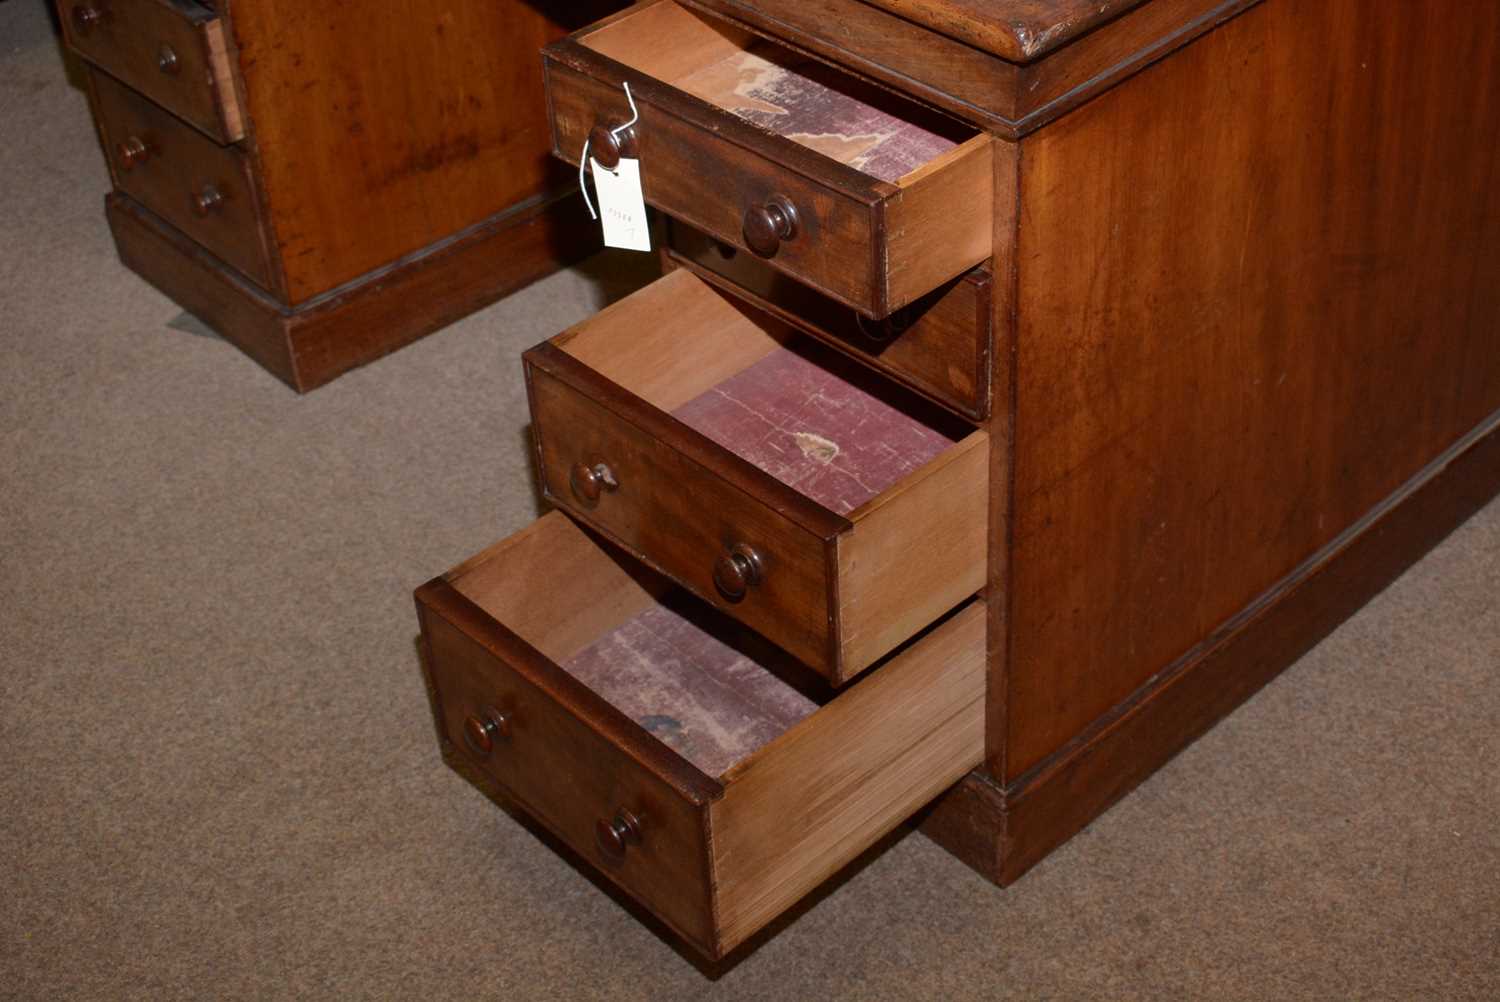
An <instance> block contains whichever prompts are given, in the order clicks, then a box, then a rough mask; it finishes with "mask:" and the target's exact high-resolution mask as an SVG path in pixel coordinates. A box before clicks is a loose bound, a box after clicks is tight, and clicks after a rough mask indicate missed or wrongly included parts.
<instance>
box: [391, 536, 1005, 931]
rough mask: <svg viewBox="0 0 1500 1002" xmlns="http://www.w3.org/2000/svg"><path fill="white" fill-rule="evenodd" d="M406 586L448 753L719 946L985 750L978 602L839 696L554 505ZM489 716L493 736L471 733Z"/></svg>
mask: <svg viewBox="0 0 1500 1002" xmlns="http://www.w3.org/2000/svg"><path fill="white" fill-rule="evenodd" d="M564 583H565V584H564ZM417 599H418V604H419V607H420V608H422V610H423V624H424V625H423V634H424V637H425V638H426V640H427V643H428V645H429V671H430V677H431V683H432V686H433V691H434V698H435V700H436V705H437V713H438V718H439V727H440V729H441V730H442V732H443V733H444V734H445V735H446V736H447V739H448V741H449V742H450V743H451V744H452V745H453V746H454V748H455V750H456V752H457V753H458V754H460V755H464V756H466V757H467V758H468V759H469V760H470V761H471V762H472V763H473V765H475V766H477V767H478V768H480V769H482V770H485V771H486V772H488V774H489V775H490V776H491V777H492V778H493V779H495V780H496V781H497V782H498V783H500V784H501V786H502V787H504V788H505V789H506V790H507V791H508V792H509V793H510V794H511V795H512V796H513V797H514V798H516V800H517V801H518V802H519V803H520V804H521V805H522V806H524V807H525V808H526V809H527V810H528V812H530V813H532V814H533V815H534V816H535V817H537V818H538V819H540V820H542V821H543V822H544V823H546V824H547V825H548V826H550V827H551V828H552V829H553V830H554V831H556V832H557V833H558V834H559V835H561V836H562V837H563V838H564V840H566V841H568V842H569V843H570V844H571V845H572V846H573V847H574V849H575V850H577V851H578V852H580V853H581V854H582V855H583V856H584V857H585V858H587V859H589V860H591V861H593V862H594V864H595V865H597V866H599V867H600V870H601V872H602V873H603V874H604V875H605V876H607V877H609V878H610V879H611V880H614V881H615V882H616V883H618V884H619V885H620V886H621V887H623V888H624V889H625V890H626V891H628V892H629V893H631V894H632V895H634V896H636V897H637V898H638V899H639V900H641V901H643V902H644V903H645V904H646V905H647V906H648V907H650V908H651V909H652V910H653V911H655V912H656V913H657V914H658V915H659V916H661V917H662V918H664V919H665V920H667V921H668V923H669V924H671V925H672V926H673V927H674V928H675V929H677V930H678V931H679V932H681V933H682V934H683V935H684V936H685V937H687V938H688V939H689V940H690V941H691V942H693V943H694V944H695V945H697V946H698V947H699V948H700V949H701V950H703V951H704V952H705V953H707V954H708V955H710V956H714V957H717V956H722V955H723V954H725V953H727V952H728V951H729V950H731V949H733V948H734V947H735V946H736V945H737V944H739V943H741V942H743V941H744V940H745V939H746V938H747V937H748V936H750V935H751V934H753V933H754V932H755V931H756V930H757V929H759V928H760V927H761V926H763V925H764V924H765V923H766V922H768V921H770V920H771V919H772V918H774V917H775V916H776V915H777V914H778V913H780V912H781V911H783V910H784V909H785V908H786V907H788V906H789V905H791V904H793V903H794V902H795V901H796V900H797V899H798V898H800V897H801V896H802V895H804V894H805V893H807V892H808V891H809V890H811V889H812V888H813V887H815V886H816V885H817V884H818V883H820V882H821V881H822V880H824V879H826V878H827V877H828V876H830V875H831V874H832V873H834V872H835V871H837V870H838V869H839V867H841V866H842V865H843V864H844V863H846V862H848V861H849V860H850V859H852V858H853V857H854V856H856V855H858V854H859V853H860V852H861V851H863V850H864V849H865V848H867V847H868V846H869V845H871V844H873V843H874V842H875V841H876V840H878V839H879V838H880V837H881V836H882V835H884V834H885V833H886V832H888V831H890V830H891V829H892V828H894V827H895V826H896V825H898V824H900V823H901V822H902V821H903V820H904V819H905V818H907V817H909V816H910V815H911V814H912V813H913V812H914V811H916V810H917V809H919V808H920V807H922V806H923V805H924V804H926V803H927V802H929V801H930V800H931V799H932V798H933V797H935V796H937V795H938V794H939V793H941V792H942V791H943V790H944V789H946V788H947V787H948V786H950V785H951V784H952V783H954V782H956V781H957V780H958V779H959V778H960V777H961V776H962V775H963V774H964V773H966V772H967V771H969V770H970V769H972V768H973V767H974V766H975V765H977V764H978V763H979V761H980V760H981V758H982V757H983V751H984V688H985V686H984V675H985V667H984V636H985V630H984V620H985V617H984V606H983V603H982V602H981V601H978V600H975V601H973V602H970V603H968V604H967V605H965V606H963V607H962V608H960V609H958V610H956V611H955V612H953V613H952V614H951V615H948V616H946V617H943V618H942V619H941V620H940V621H939V622H938V623H936V624H934V625H933V626H932V627H931V629H929V630H928V631H926V632H925V633H924V634H923V635H922V636H920V637H918V638H915V639H913V640H912V641H911V642H910V643H909V644H907V645H906V646H904V647H903V648H902V649H900V650H899V651H897V652H895V653H893V654H892V655H891V656H890V657H888V658H887V659H885V660H884V661H883V662H882V663H881V665H880V667H879V668H878V669H877V670H875V671H873V672H871V673H870V674H869V676H868V677H867V678H865V679H864V680H862V681H861V682H860V683H859V684H858V685H855V686H852V687H850V688H849V689H848V690H846V691H844V692H842V693H839V694H837V695H833V694H832V693H831V690H829V689H828V688H827V687H826V686H825V685H823V683H822V682H821V680H818V679H816V678H811V677H810V676H808V675H807V674H806V672H805V670H804V669H800V668H798V666H796V665H794V664H791V663H790V662H789V661H788V660H787V658H786V656H785V655H784V654H782V653H780V652H778V651H776V649H775V648H773V647H771V646H770V645H769V644H766V643H765V642H763V641H761V640H760V639H759V638H757V637H755V636H754V635H752V634H750V633H749V632H748V631H747V630H745V628H743V627H741V626H739V625H737V624H735V623H733V622H731V621H729V620H727V619H725V618H724V617H722V616H721V615H720V614H718V613H716V612H715V611H714V610H712V609H709V608H707V607H706V606H705V605H704V604H703V603H701V602H700V601H698V600H695V599H692V598H691V596H687V595H685V594H683V593H682V592H681V590H680V589H677V588H676V587H675V586H673V585H672V584H671V583H670V582H668V581H666V580H665V579H664V578H662V577H660V576H659V575H657V574H655V573H654V572H651V571H649V570H648V569H646V568H644V567H643V566H641V565H640V564H638V563H637V562H635V561H633V560H631V559H630V558H629V557H628V556H627V555H625V554H622V553H620V552H619V551H617V550H616V549H614V548H613V547H612V546H610V545H609V544H607V543H605V542H603V541H602V540H600V539H599V538H598V537H596V536H594V535H593V534H591V533H589V532H588V531H586V530H585V529H583V528H582V527H580V526H579V525H578V524H577V523H575V522H574V521H573V520H571V519H570V518H568V517H567V516H565V515H563V514H562V513H560V512H552V513H550V514H548V515H545V516H543V517H542V518H541V519H539V520H537V521H536V522H535V523H533V524H532V525H531V526H528V527H527V528H526V529H523V530H522V531H521V532H519V533H517V534H516V535H514V536H511V537H510V538H508V539H506V540H503V541H501V542H500V543H498V544H496V545H495V546H492V547H490V548H489V549H488V550H486V551H485V552H483V553H481V554H479V555H477V556H476V557H474V558H473V559H471V560H469V561H468V562H466V563H465V564H463V565H460V566H459V567H457V568H454V569H453V570H452V571H450V572H449V573H448V574H446V575H445V576H444V578H443V579H442V580H440V581H436V582H432V583H431V584H429V585H426V586H424V587H423V588H422V589H419V591H418V593H417ZM491 708H494V709H493V710H491ZM486 714H490V715H491V719H501V718H502V717H503V719H504V720H505V725H504V726H505V730H504V732H503V738H502V737H499V736H497V737H495V738H494V741H495V742H496V744H495V747H494V748H493V749H492V748H488V747H475V746H474V745H473V744H470V743H469V741H468V740H467V739H468V726H467V724H468V722H469V721H470V720H471V719H473V718H475V717H476V716H478V717H483V716H484V715H486ZM479 740H483V739H479ZM622 810H623V811H628V812H629V816H630V818H631V821H632V824H634V823H635V822H639V824H638V825H636V827H635V828H634V829H633V830H632V834H633V835H634V836H635V840H634V841H632V842H631V843H630V847H629V848H628V849H625V850H617V851H616V852H615V853H613V854H611V853H610V852H609V851H608V850H609V848H610V847H609V846H608V845H603V846H601V845H599V844H596V837H597V834H598V831H599V828H598V827H597V825H596V822H597V821H598V820H599V819H606V820H607V819H610V818H611V817H621V816H624V815H622V814H621V813H620V812H621V811H622Z"/></svg>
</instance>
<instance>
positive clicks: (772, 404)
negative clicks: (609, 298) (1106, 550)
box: [555, 273, 982, 522]
mask: <svg viewBox="0 0 1500 1002" xmlns="http://www.w3.org/2000/svg"><path fill="white" fill-rule="evenodd" d="M611 313H613V314H614V315H610V314H611ZM647 332H649V333H647ZM555 343H556V344H557V345H558V346H559V347H561V348H562V350H563V351H564V352H566V353H567V354H569V355H571V356H573V357H574V358H576V359H578V360H579V361H580V362H583V363H584V364H585V365H587V366H588V367H589V368H591V369H593V370H594V371H595V372H597V373H599V374H600V375H602V376H604V377H605V378H606V379H608V380H610V381H611V382H613V383H615V384H617V385H618V386H621V387H623V388H624V389H626V390H628V391H630V392H631V393H633V394H634V395H636V396H637V397H639V398H641V399H642V400H644V401H645V402H646V403H648V404H650V405H652V406H653V407H655V408H657V409H658V410H660V411H663V412H665V413H668V414H671V415H672V416H673V417H674V418H676V419H677V420H678V421H681V422H682V423H683V424H685V425H687V426H688V427H690V428H692V429H693V430H694V431H696V432H698V433H699V434H701V435H703V436H705V437H706V438H708V439H710V440H711V441H713V442H714V443H716V444H717V445H719V446H721V447H723V448H724V449H726V450H728V451H729V452H731V453H733V454H735V455H736V456H738V457H740V458H741V459H743V460H745V461H746V462H748V463H750V464H751V465H752V466H754V467H756V468H757V469H759V470H761V471H762V472H764V473H766V474H769V475H770V476H772V477H774V478H775V479H776V480H778V481H780V482H781V483H783V484H786V485H787V486H788V487H791V488H792V489H793V490H795V491H797V492H798V493H799V494H801V495H803V496H804V497H807V498H808V499H810V500H812V501H814V502H816V503H817V504H819V505H820V506H822V507H823V508H825V509H827V510H829V511H831V512H833V513H835V514H837V515H842V516H845V517H847V518H849V519H850V520H851V521H854V522H858V521H859V520H860V518H861V517H862V516H863V515H865V514H866V513H868V512H869V511H872V510H873V509H874V508H876V507H878V505H879V501H880V498H881V496H882V495H884V494H885V493H886V492H888V491H891V490H892V489H893V488H897V487H898V486H899V485H901V484H902V482H903V481H905V480H906V479H907V478H909V477H912V476H914V475H917V474H919V473H920V471H921V470H923V469H924V468H925V467H927V466H929V464H932V463H933V462H934V461H936V460H938V459H939V458H940V457H943V456H945V454H947V453H949V452H957V453H962V452H966V451H967V450H969V449H972V448H974V447H975V445H976V444H977V443H978V442H979V441H980V440H981V439H982V434H981V433H980V432H976V431H974V429H973V428H972V427H971V426H970V425H967V424H965V423H964V422H963V421H961V420H960V419H958V418H957V417H955V416H953V415H952V414H950V413H949V412H947V411H946V410H943V409H942V408H939V407H937V406H934V405H933V404H931V403H930V402H928V401H927V400H925V399H923V398H921V397H919V396H917V395H916V394H915V393H911V392H909V391H907V390H906V389H905V388H904V387H900V386H897V385H896V384H894V383H891V382H890V381H888V380H886V379H884V378H883V377H881V376H879V375H877V374H876V373H874V372H872V371H870V370H869V369H867V368H865V367H864V366H862V365H860V364H859V363H857V362H855V361H853V360H852V359H849V358H848V357H847V356H845V355H843V354H842V353H840V352H838V351H835V350H833V349H831V348H828V347H827V346H825V345H823V344H822V343H820V342H818V341H817V340H815V339H813V338H812V337H810V336H808V335H805V334H802V333H801V332H800V331H797V330H795V329H794V328H792V327H790V326H789V325H786V324H783V323H782V322H781V321H779V320H777V319H775V318H774V317H772V316H771V315H769V314H767V313H764V312H761V311H760V310H757V309H755V308H753V307H751V306H749V305H748V304H745V303H742V302H741V301H739V300H737V299H736V298H734V297H733V296H732V295H731V294H730V293H727V292H724V291H722V290H720V289H717V288H715V287H714V286H712V285H710V284H708V283H707V282H704V281H702V280H701V279H698V278H696V277H695V276H692V275H690V274H688V273H674V274H673V275H670V276H668V277H667V278H666V279H663V280H662V281H661V282H658V283H655V284H654V285H652V286H650V287H648V288H647V289H645V290H642V292H640V293H637V294H636V295H634V296H632V297H630V298H629V299H628V300H626V301H624V302H622V303H620V304H617V305H616V306H615V307H612V308H611V310H610V311H606V313H603V314H600V315H599V317H597V318H596V319H595V320H594V321H590V322H586V323H585V324H583V325H581V326H580V327H578V328H575V329H574V330H573V331H571V332H569V333H568V334H564V335H562V336H561V337H559V338H558V339H557V340H556V341H555Z"/></svg>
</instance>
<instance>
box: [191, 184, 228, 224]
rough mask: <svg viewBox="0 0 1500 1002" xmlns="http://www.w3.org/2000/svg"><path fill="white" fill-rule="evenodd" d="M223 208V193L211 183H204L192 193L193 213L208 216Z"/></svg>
mask: <svg viewBox="0 0 1500 1002" xmlns="http://www.w3.org/2000/svg"><path fill="white" fill-rule="evenodd" d="M223 208H224V193H223V192H222V191H220V190H219V189H218V188H217V187H215V186H214V185H211V184H205V185H204V186H203V187H202V188H199V189H198V190H197V191H196V192H194V193H193V215H195V216H209V215H212V214H213V213H215V212H218V211H220V210H222V209H223Z"/></svg>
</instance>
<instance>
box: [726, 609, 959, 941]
mask: <svg viewBox="0 0 1500 1002" xmlns="http://www.w3.org/2000/svg"><path fill="white" fill-rule="evenodd" d="M983 754H984V610H983V607H982V605H981V604H979V603H977V602H976V603H974V604H972V605H969V606H967V607H965V608H964V609H963V610H961V611H960V612H958V613H957V614H955V615H954V616H953V617H952V618H950V619H948V620H947V621H945V622H944V623H942V624H941V625H939V626H938V627H937V628H936V629H934V630H933V631H932V632H930V633H929V634H927V635H925V636H923V637H922V639H921V640H920V641H918V642H917V643H915V644H913V645H912V646H911V647H909V648H907V649H905V650H903V651H902V652H901V653H899V654H897V655H896V656H895V657H893V658H892V659H891V660H890V661H888V662H887V663H885V664H883V665H882V666H881V667H880V668H879V669H878V670H876V671H875V672H873V673H872V674H871V675H870V677H869V678H867V679H866V680H864V681H862V682H861V683H860V684H858V685H856V686H855V687H854V688H853V689H851V690H850V691H849V692H848V693H846V694H845V695H843V696H840V697H839V698H838V699H837V700H835V701H834V702H833V703H831V704H829V705H828V706H826V707H824V709H823V710H822V711H820V712H819V713H817V714H816V715H814V716H813V717H811V718H809V719H808V720H805V721H803V722H802V724H800V725H798V726H797V727H794V728H793V729H792V730H790V731H788V732H787V733H786V734H783V735H782V736H781V737H780V738H778V739H777V740H775V741H773V742H772V743H771V744H769V745H767V746H766V747H765V748H762V749H761V750H760V751H759V752H757V753H756V754H755V755H753V756H752V757H751V758H749V759H748V760H746V761H745V762H743V763H741V764H740V765H739V766H737V767H736V768H735V769H734V770H732V771H731V772H730V773H729V774H728V775H727V776H725V777H724V780H725V783H726V789H725V793H724V796H723V798H722V799H720V800H718V801H716V802H714V803H713V804H712V805H710V807H709V823H710V826H711V829H712V839H711V849H712V852H713V873H714V880H715V887H716V897H717V901H716V915H717V924H718V927H719V931H720V932H719V934H720V941H721V944H722V946H723V948H724V949H726V950H727V949H730V948H733V947H734V946H735V945H737V944H738V943H740V942H743V941H744V940H745V938H746V937H748V936H750V935H751V934H753V933H754V932H755V931H756V930H758V929H760V928H761V927H762V926H763V925H765V924H766V923H767V922H768V921H770V920H771V919H772V918H774V917H775V916H776V915H778V914H780V913H781V912H782V911H783V910H784V909H786V908H787V907H789V906H790V905H792V904H794V903H795V902H796V901H797V900H799V899H800V898H801V897H802V896H803V895H804V894H806V893H807V892H808V891H810V890H812V889H813V888H814V887H816V886H817V885H818V884H820V883H822V882H823V881H824V880H825V879H827V878H828V877H829V876H831V875H833V873H834V872H836V871H837V870H838V869H839V868H840V867H842V866H843V865H844V864H845V863H847V862H849V861H850V860H851V859H853V858H854V857H855V856H857V855H858V854H859V853H861V852H863V851H864V850H865V849H866V848H868V847H869V846H870V845H872V844H873V843H874V842H875V841H876V840H877V839H879V838H880V837H881V836H882V835H884V834H885V833H886V832H888V831H890V830H891V829H892V828H894V827H895V826H896V825H898V824H900V823H901V822H902V821H904V820H906V818H907V817H908V816H910V815H911V813H912V812H913V811H915V810H916V809H918V808H919V807H922V806H923V805H924V804H926V803H927V802H928V801H929V800H931V799H932V798H933V797H934V796H936V795H937V794H938V793H939V792H941V791H942V790H944V789H945V788H947V787H948V786H949V785H950V784H952V783H953V782H954V781H956V780H957V779H958V778H959V777H961V776H963V775H964V774H965V773H966V772H968V770H969V769H970V768H972V767H973V766H974V765H975V764H977V763H978V762H979V761H980V760H981V758H982V757H983Z"/></svg>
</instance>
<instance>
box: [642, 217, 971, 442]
mask: <svg viewBox="0 0 1500 1002" xmlns="http://www.w3.org/2000/svg"><path fill="white" fill-rule="evenodd" d="M667 260H668V263H678V264H684V265H686V266H688V267H690V268H693V269H694V270H695V271H696V272H697V273H698V275H699V276H700V277H703V278H706V279H707V280H709V281H711V282H715V283H717V284H720V285H722V286H723V287H725V288H727V289H730V290H731V291H733V292H734V293H735V294H736V295H738V296H740V297H742V298H745V299H747V300H748V301H750V302H752V303H754V304H755V305H756V306H758V307H760V308H761V309H764V310H766V311H767V312H769V313H771V314H773V315H775V316H776V317H777V319H780V320H783V321H786V322H787V323H788V324H791V325H793V326H795V327H796V328H797V329H798V330H802V331H806V332H807V333H809V334H812V335H813V336H815V337H817V338H819V339H820V340H822V341H824V342H825V343H828V344H831V345H833V346H834V347H835V348H838V349H839V350H841V351H845V352H848V353H849V354H851V355H853V356H854V357H855V358H857V359H859V360H861V361H863V362H866V363H867V364H869V365H870V366H872V367H873V368H875V369H878V370H880V371H881V372H883V373H885V374H886V375H888V376H892V377H894V378H895V379H898V380H900V381H901V382H902V383H904V384H906V385H907V386H910V387H911V388H912V389H914V390H917V391H918V392H920V393H922V394H923V395H924V396H926V397H928V398H929V399H932V400H935V401H937V402H938V403H941V404H943V405H945V406H947V407H949V408H951V409H952V410H954V411H957V412H958V413H959V414H961V415H963V416H964V417H966V418H969V419H970V420H976V421H977V420H983V419H984V418H985V417H986V416H988V412H989V383H990V378H989V377H990V372H989V370H990V352H991V350H992V349H991V335H990V330H991V327H990V287H991V279H990V274H989V271H988V269H986V268H976V269H974V270H973V271H970V272H968V273H966V274H965V275H962V276H960V277H959V278H956V279H954V280H953V281H951V282H948V283H946V284H944V285H942V286H939V287H938V288H937V289H934V290H933V291H932V292H931V293H930V294H929V295H927V296H924V297H923V298H922V299H920V300H918V301H916V302H915V303H912V304H911V305H910V306H909V307H907V308H906V309H905V310H902V311H899V312H898V313H897V314H896V315H895V316H893V317H892V318H891V319H890V320H888V321H885V322H879V321H869V320H866V319H865V318H863V317H861V316H860V315H859V314H858V313H856V312H855V311H854V310H852V309H850V308H849V307H847V306H844V305H842V304H841V303H838V302H835V301H834V300H832V299H829V298H828V297H827V296H824V295H823V294H822V293H820V292H818V291H817V290H816V289H814V288H812V287H811V286H808V285H804V284H802V283H801V282H798V281H796V280H795V279H793V278H790V277H788V276H786V275H783V274H782V273H781V272H778V271H776V270H775V269H774V268H771V267H769V266H768V265H766V264H765V263H764V262H763V261H761V260H760V258H758V257H756V256H755V255H754V254H749V253H746V252H744V251H740V250H737V249H736V248H734V247H731V246H729V245H728V244H723V243H720V242H719V241H717V240H714V239H713V238H712V237H709V236H708V235H707V234H705V233H703V232H701V231H699V230H695V229H693V228H692V227H690V226H686V225H683V224H676V223H674V224H673V225H671V226H669V227H668V251H667Z"/></svg>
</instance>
